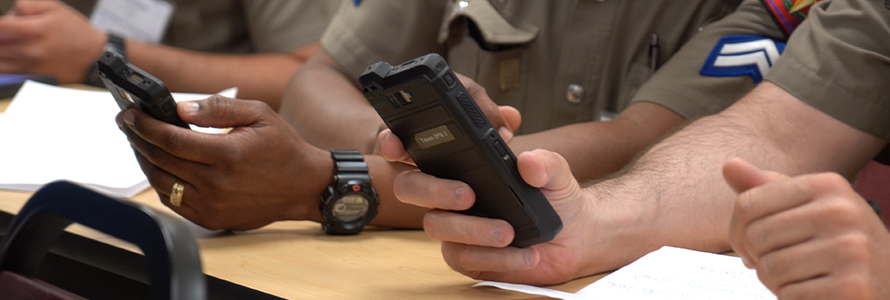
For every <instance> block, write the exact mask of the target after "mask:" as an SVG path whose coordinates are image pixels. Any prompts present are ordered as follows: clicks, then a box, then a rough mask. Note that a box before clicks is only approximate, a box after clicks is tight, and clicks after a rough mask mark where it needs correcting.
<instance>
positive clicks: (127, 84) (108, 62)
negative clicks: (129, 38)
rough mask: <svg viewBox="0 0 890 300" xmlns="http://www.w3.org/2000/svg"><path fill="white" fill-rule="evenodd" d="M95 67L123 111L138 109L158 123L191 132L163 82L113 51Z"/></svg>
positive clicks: (104, 55)
mask: <svg viewBox="0 0 890 300" xmlns="http://www.w3.org/2000/svg"><path fill="white" fill-rule="evenodd" d="M96 63H97V64H98V69H99V75H100V76H101V78H102V83H104V84H105V88H107V89H108V91H110V92H111V95H112V96H114V100H115V101H117V105H118V106H120V108H121V110H125V109H127V108H130V107H134V106H135V107H136V108H138V109H140V110H142V111H144V112H145V113H147V114H149V115H150V116H152V117H154V118H155V119H158V120H161V121H164V122H167V123H170V124H173V125H176V126H179V127H182V128H189V125H188V124H186V123H185V121H183V120H182V119H180V118H179V114H178V113H177V112H176V102H175V101H173V96H171V95H170V91H168V90H167V87H166V86H164V83H163V82H161V81H160V80H158V79H157V78H155V77H154V76H151V74H148V73H146V72H145V71H142V69H139V68H137V67H136V66H134V65H132V64H130V63H129V62H127V60H126V59H125V58H124V57H123V56H121V55H120V54H117V53H114V52H111V51H105V53H103V54H102V56H101V57H99V61H97V62H96Z"/></svg>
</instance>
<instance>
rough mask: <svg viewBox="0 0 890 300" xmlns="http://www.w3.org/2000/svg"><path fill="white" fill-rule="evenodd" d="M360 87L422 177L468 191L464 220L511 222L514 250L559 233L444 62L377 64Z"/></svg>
mask: <svg viewBox="0 0 890 300" xmlns="http://www.w3.org/2000/svg"><path fill="white" fill-rule="evenodd" d="M359 82H360V83H361V86H362V91H363V92H364V94H365V97H367V98H368V101H370V102H371V105H372V106H374V109H375V110H377V113H378V114H380V117H381V118H383V121H384V122H385V123H386V125H387V126H389V128H390V129H391V130H392V132H393V133H394V134H395V135H396V136H398V137H399V139H400V140H401V141H402V143H403V144H404V145H405V150H407V151H408V154H409V155H411V158H413V159H414V162H415V163H417V167H419V168H420V170H421V171H423V172H424V173H427V174H430V175H434V176H436V177H440V178H447V179H455V180H460V181H463V182H466V183H467V184H469V185H470V187H472V188H473V191H474V192H475V193H476V204H475V205H473V207H472V208H470V209H469V210H467V211H465V212H464V213H466V214H469V215H475V216H481V217H487V218H497V219H502V220H505V221H507V222H509V223H510V225H512V226H513V228H514V230H515V231H516V235H515V237H514V239H513V243H512V244H511V245H512V246H515V247H528V246H531V245H534V244H537V243H542V242H546V241H549V240H551V239H553V237H555V236H556V234H557V233H559V231H560V230H561V229H562V221H561V220H560V219H559V215H558V214H556V211H555V210H553V207H552V206H551V205H550V202H548V201H547V198H545V197H544V194H542V193H541V191H540V190H539V189H537V188H534V187H532V186H530V185H528V184H527V183H525V181H523V180H522V178H521V177H520V176H519V172H518V170H517V169H516V156H514V155H513V152H511V151H510V148H509V147H507V144H506V143H505V142H504V140H503V139H501V136H500V134H498V132H497V130H496V129H495V128H494V127H493V126H492V125H491V122H489V121H488V118H486V117H485V114H484V113H483V112H482V110H481V109H479V106H478V105H476V102H475V101H474V100H473V99H472V98H471V97H470V93H469V92H467V90H466V88H464V86H463V85H462V84H461V83H460V81H459V80H458V79H457V77H456V76H455V75H454V73H453V72H452V71H451V68H450V67H449V66H448V64H447V63H446V62H445V59H443V58H442V57H441V56H439V55H438V54H435V53H433V54H427V55H424V56H422V57H419V58H416V59H413V60H411V61H408V62H406V63H403V64H401V65H398V66H392V65H390V64H388V63H386V62H378V63H375V64H373V65H371V66H368V68H367V69H365V71H364V73H363V74H362V75H361V77H360V78H359Z"/></svg>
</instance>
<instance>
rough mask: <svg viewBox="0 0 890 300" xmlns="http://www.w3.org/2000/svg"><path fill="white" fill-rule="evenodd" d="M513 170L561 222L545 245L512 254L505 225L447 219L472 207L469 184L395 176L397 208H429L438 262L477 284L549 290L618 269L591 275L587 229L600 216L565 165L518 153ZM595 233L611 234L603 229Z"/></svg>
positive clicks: (553, 157) (427, 224) (547, 155)
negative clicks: (551, 286)
mask: <svg viewBox="0 0 890 300" xmlns="http://www.w3.org/2000/svg"><path fill="white" fill-rule="evenodd" d="M518 168H519V172H520V174H521V175H522V178H523V179H524V180H525V181H526V182H528V183H529V184H530V185H531V186H534V187H539V188H541V190H542V192H543V193H544V195H545V196H546V197H547V198H548V199H549V200H550V203H551V205H553V208H554V209H555V210H556V212H557V213H558V214H559V216H560V218H561V219H562V222H563V229H562V231H561V232H560V233H559V234H558V235H557V236H556V237H555V238H554V239H553V240H552V241H550V242H547V243H541V244H537V245H534V246H531V247H528V248H515V247H509V244H510V243H511V242H512V240H513V237H514V231H513V228H512V227H511V226H510V224H509V223H507V222H506V221H503V220H498V219H488V218H481V217H475V216H468V215H463V214H459V213H456V212H452V211H460V210H466V209H468V208H470V207H471V206H473V203H474V202H475V200H476V199H475V194H474V193H473V191H472V189H471V188H470V187H469V186H468V185H467V184H466V183H463V182H459V181H454V180H445V179H439V178H435V177H433V176H430V175H427V174H424V173H422V172H420V171H416V170H414V171H406V172H403V173H402V174H400V175H399V176H398V177H397V178H396V180H395V183H394V186H393V189H394V192H395V194H396V197H397V198H399V200H400V201H402V202H405V203H409V204H413V205H417V206H422V207H428V208H433V210H431V211H430V212H428V213H427V214H426V216H425V217H424V221H423V227H424V230H425V231H426V233H427V234H428V235H429V236H430V237H433V238H435V239H437V240H440V241H442V255H443V257H444V258H445V262H446V263H448V265H449V266H451V268H452V269H454V270H455V271H458V272H460V273H462V274H464V275H466V276H469V277H472V278H474V279H484V280H497V281H507V282H517V283H527V284H554V283H560V282H564V281H567V280H570V279H572V278H577V277H580V276H584V275H589V274H594V273H596V272H598V271H605V270H608V269H609V268H610V267H617V265H614V264H612V265H610V264H611V262H601V264H600V265H599V266H597V267H598V268H600V269H598V270H593V269H591V268H590V264H589V263H590V259H589V258H592V257H595V255H594V254H593V253H589V252H588V249H590V248H593V247H596V245H592V244H594V242H593V241H592V240H593V239H596V238H590V237H591V236H593V235H595V234H596V233H595V232H592V231H589V229H590V228H595V227H591V225H590V224H591V222H592V220H593V219H594V217H593V216H596V215H597V214H595V213H593V212H592V210H593V208H591V205H590V204H589V202H588V201H587V199H585V195H584V194H583V193H582V191H581V189H580V188H579V186H578V182H577V181H575V179H574V177H572V174H571V172H570V171H569V167H568V164H567V163H566V161H565V159H563V157H562V156H560V155H559V154H556V153H554V152H550V151H546V150H535V151H532V152H523V153H521V154H520V155H519V156H518ZM600 228H602V229H603V230H606V231H608V230H611V227H610V226H606V224H604V226H600ZM618 231H619V230H615V232H618ZM606 235H608V234H606ZM604 236H605V235H604ZM604 236H601V237H603V238H604ZM597 238H599V237H597ZM618 256H620V255H616V256H613V257H618ZM610 259H611V258H605V259H604V260H605V261H608V260H610Z"/></svg>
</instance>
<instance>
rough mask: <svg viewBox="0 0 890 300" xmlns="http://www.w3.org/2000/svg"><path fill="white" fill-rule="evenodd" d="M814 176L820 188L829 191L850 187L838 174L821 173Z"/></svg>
mask: <svg viewBox="0 0 890 300" xmlns="http://www.w3.org/2000/svg"><path fill="white" fill-rule="evenodd" d="M815 176H816V180H817V181H818V184H819V185H820V186H822V187H825V188H828V189H830V190H836V189H842V188H844V187H847V186H849V185H850V182H849V181H847V179H846V178H844V177H843V176H841V175H840V174H838V173H821V174H817V175H815Z"/></svg>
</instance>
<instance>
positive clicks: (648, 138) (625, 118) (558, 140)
mask: <svg viewBox="0 0 890 300" xmlns="http://www.w3.org/2000/svg"><path fill="white" fill-rule="evenodd" d="M684 121H685V120H684V119H683V118H682V117H681V116H679V115H677V114H676V113H674V112H672V111H670V110H668V109H667V108H664V107H662V106H660V105H656V104H652V103H648V102H639V103H634V104H633V105H631V106H630V107H628V108H627V109H626V110H625V111H624V112H622V113H621V115H619V116H618V117H617V118H615V119H613V120H610V121H605V122H587V123H579V124H573V125H568V126H563V127H560V128H555V129H551V130H547V131H543V132H539V133H535V134H529V135H523V136H517V137H515V138H514V139H513V141H512V142H510V148H512V150H513V151H514V152H515V153H517V154H518V153H520V152H522V151H529V150H533V149H547V150H550V151H554V152H557V153H559V154H561V155H562V156H563V157H565V159H566V161H568V163H569V166H570V167H571V169H572V174H573V175H574V176H575V178H576V179H577V180H578V181H579V182H585V181H588V180H593V179H597V178H600V177H603V176H605V175H606V174H610V173H612V172H615V171H617V170H619V169H621V168H622V167H624V165H625V164H627V163H628V162H629V161H630V160H631V159H632V158H633V157H634V156H636V155H637V153H639V152H640V151H641V150H643V149H645V148H646V147H647V146H649V145H650V144H652V143H653V142H655V141H656V140H658V139H659V138H660V137H661V136H662V135H664V134H665V133H667V132H669V131H670V130H671V129H672V128H674V127H676V126H678V125H680V124H682V123H683V122H684Z"/></svg>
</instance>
